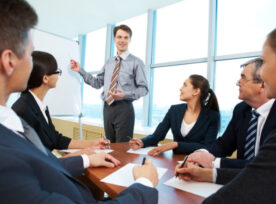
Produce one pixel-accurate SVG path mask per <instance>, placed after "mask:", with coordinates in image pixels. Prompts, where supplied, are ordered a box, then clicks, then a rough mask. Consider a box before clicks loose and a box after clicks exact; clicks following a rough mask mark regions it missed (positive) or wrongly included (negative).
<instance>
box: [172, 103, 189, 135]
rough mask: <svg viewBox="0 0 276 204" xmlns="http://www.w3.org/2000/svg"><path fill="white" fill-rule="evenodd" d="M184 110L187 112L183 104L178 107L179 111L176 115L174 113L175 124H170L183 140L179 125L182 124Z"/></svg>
mask: <svg viewBox="0 0 276 204" xmlns="http://www.w3.org/2000/svg"><path fill="white" fill-rule="evenodd" d="M186 110H187V104H186V103H184V104H182V106H181V107H180V109H179V111H177V113H176V114H177V122H176V124H172V126H173V125H175V127H176V131H177V133H178V135H179V137H180V138H183V137H182V134H181V131H180V129H181V124H182V121H183V118H184V114H185V112H186Z"/></svg>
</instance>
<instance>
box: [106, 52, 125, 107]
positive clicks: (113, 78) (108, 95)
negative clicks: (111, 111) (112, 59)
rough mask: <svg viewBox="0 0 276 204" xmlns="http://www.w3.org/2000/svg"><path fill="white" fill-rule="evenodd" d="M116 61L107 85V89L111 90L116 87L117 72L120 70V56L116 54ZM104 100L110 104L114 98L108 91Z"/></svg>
mask: <svg viewBox="0 0 276 204" xmlns="http://www.w3.org/2000/svg"><path fill="white" fill-rule="evenodd" d="M116 61H117V64H116V66H115V68H114V70H113V75H112V78H111V83H110V86H109V91H111V92H113V91H114V89H115V88H116V85H117V82H118V74H119V70H120V63H121V57H120V56H117V57H116ZM105 101H106V103H107V104H108V105H111V104H112V103H113V102H114V98H113V97H112V95H111V94H109V93H108V94H107V96H106V100H105Z"/></svg>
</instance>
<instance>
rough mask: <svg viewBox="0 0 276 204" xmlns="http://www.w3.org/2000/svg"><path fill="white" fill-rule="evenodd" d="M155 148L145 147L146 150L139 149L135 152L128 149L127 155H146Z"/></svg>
mask: <svg viewBox="0 0 276 204" xmlns="http://www.w3.org/2000/svg"><path fill="white" fill-rule="evenodd" d="M154 148H155V147H146V148H140V149H137V150H133V149H129V150H128V151H127V152H128V153H132V154H146V155H147V154H148V152H149V151H150V150H152V149H154Z"/></svg>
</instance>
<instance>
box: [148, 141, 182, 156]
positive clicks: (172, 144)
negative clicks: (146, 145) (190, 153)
mask: <svg viewBox="0 0 276 204" xmlns="http://www.w3.org/2000/svg"><path fill="white" fill-rule="evenodd" d="M177 146H178V144H177V142H170V143H167V144H163V145H161V146H159V147H156V148H154V149H152V150H150V151H149V152H148V155H150V156H158V155H159V154H161V153H162V152H166V151H168V150H171V149H175V148H177Z"/></svg>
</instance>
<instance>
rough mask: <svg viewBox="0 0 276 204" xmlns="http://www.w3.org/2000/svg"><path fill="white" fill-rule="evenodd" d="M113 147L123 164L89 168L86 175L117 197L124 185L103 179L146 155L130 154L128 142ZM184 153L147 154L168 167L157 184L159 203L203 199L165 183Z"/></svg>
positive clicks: (139, 162) (194, 203) (190, 201)
mask: <svg viewBox="0 0 276 204" xmlns="http://www.w3.org/2000/svg"><path fill="white" fill-rule="evenodd" d="M111 149H113V150H114V151H113V152H111V153H110V154H111V155H112V156H114V157H115V158H116V159H118V160H120V161H121V165H120V166H118V167H115V168H104V167H99V168H88V169H87V170H86V176H87V177H88V178H89V179H90V180H91V181H93V183H94V184H95V185H96V186H97V187H99V188H100V189H101V190H102V191H104V192H106V193H107V194H108V195H109V196H110V197H111V198H114V197H116V196H117V195H118V194H119V193H120V192H121V191H123V190H124V189H125V187H123V186H117V185H113V184H109V183H104V182H101V179H103V178H105V177H106V176H108V175H109V174H111V173H113V172H114V171H116V170H118V169H120V168H121V167H123V166H124V165H126V164H128V163H136V164H141V163H142V160H143V157H144V156H145V155H138V154H130V153H127V152H126V151H128V149H129V145H128V143H127V142H123V143H112V144H111ZM184 156H185V155H184V154H173V153H172V151H168V152H164V153H162V154H161V155H159V156H157V157H151V156H148V155H147V159H151V160H152V161H153V164H154V165H155V166H156V167H163V168H167V169H168V171H167V172H166V173H165V175H164V176H163V177H162V178H161V179H160V180H159V183H158V185H157V186H156V188H157V190H158V191H159V200H158V203H161V204H162V203H166V204H167V203H171V204H178V203H185V204H189V203H191V204H197V203H201V202H202V201H203V199H204V198H203V197H200V196H197V195H194V194H191V193H188V192H185V191H181V190H178V189H175V188H172V187H169V186H166V185H164V184H163V183H164V182H166V181H167V180H168V179H170V178H172V177H173V173H174V168H175V166H176V165H177V161H179V160H183V158H184Z"/></svg>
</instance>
